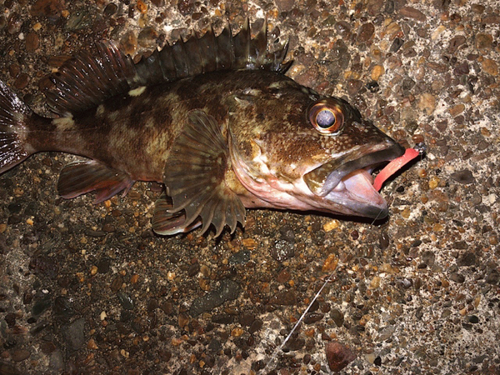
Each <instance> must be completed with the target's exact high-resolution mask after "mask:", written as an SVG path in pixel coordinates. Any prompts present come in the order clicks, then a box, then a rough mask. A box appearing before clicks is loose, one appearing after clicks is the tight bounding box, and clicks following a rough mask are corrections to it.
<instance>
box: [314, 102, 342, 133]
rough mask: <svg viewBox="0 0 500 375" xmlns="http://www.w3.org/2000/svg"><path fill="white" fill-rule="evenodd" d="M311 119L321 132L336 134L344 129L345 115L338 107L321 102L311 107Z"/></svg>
mask: <svg viewBox="0 0 500 375" xmlns="http://www.w3.org/2000/svg"><path fill="white" fill-rule="evenodd" d="M309 121H310V122H311V124H312V125H313V126H314V128H315V129H316V130H317V131H319V132H320V133H322V134H335V133H338V132H339V131H340V130H341V129H342V125H343V123H344V116H343V115H342V112H341V111H340V109H339V108H338V107H336V106H331V105H328V104H327V103H325V102H319V103H316V104H314V105H313V106H312V107H311V108H310V109H309Z"/></svg>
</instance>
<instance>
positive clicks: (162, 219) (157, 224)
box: [153, 194, 201, 236]
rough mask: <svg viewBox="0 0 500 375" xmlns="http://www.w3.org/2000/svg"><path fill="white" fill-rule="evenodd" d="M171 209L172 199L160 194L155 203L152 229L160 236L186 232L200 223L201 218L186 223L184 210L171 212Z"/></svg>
mask: <svg viewBox="0 0 500 375" xmlns="http://www.w3.org/2000/svg"><path fill="white" fill-rule="evenodd" d="M172 209H173V205H172V199H171V198H170V197H167V196H166V195H165V194H162V195H161V196H160V198H158V200H157V201H156V203H155V210H154V213H153V230H154V231H155V233H157V234H160V235H162V236H172V235H174V234H179V233H187V232H190V231H191V230H193V229H195V228H197V227H199V226H200V225H201V220H196V221H194V222H192V223H191V224H190V225H186V213H185V212H184V210H181V211H177V212H171V210H172Z"/></svg>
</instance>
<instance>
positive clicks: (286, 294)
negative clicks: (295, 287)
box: [269, 290, 297, 306]
mask: <svg viewBox="0 0 500 375" xmlns="http://www.w3.org/2000/svg"><path fill="white" fill-rule="evenodd" d="M269 303H270V304H273V305H280V306H293V305H295V304H297V297H296V296H295V293H294V292H293V291H292V290H281V291H279V292H278V293H276V294H275V295H274V296H272V297H271V298H270V300H269Z"/></svg>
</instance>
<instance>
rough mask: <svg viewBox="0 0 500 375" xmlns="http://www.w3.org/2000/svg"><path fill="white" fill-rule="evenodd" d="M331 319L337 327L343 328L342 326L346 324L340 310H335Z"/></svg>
mask: <svg viewBox="0 0 500 375" xmlns="http://www.w3.org/2000/svg"><path fill="white" fill-rule="evenodd" d="M330 318H332V320H333V321H334V322H335V324H336V325H337V327H342V325H343V324H344V314H343V313H342V311H340V310H338V309H333V310H332V311H331V312H330Z"/></svg>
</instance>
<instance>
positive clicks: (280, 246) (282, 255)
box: [271, 240, 295, 262]
mask: <svg viewBox="0 0 500 375" xmlns="http://www.w3.org/2000/svg"><path fill="white" fill-rule="evenodd" d="M294 255H295V248H294V245H293V244H291V243H290V242H288V241H286V240H278V241H276V242H275V243H274V246H273V247H272V249H271V257H272V258H273V259H274V260H276V261H278V262H284V261H285V260H287V259H290V258H293V256H294Z"/></svg>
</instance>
